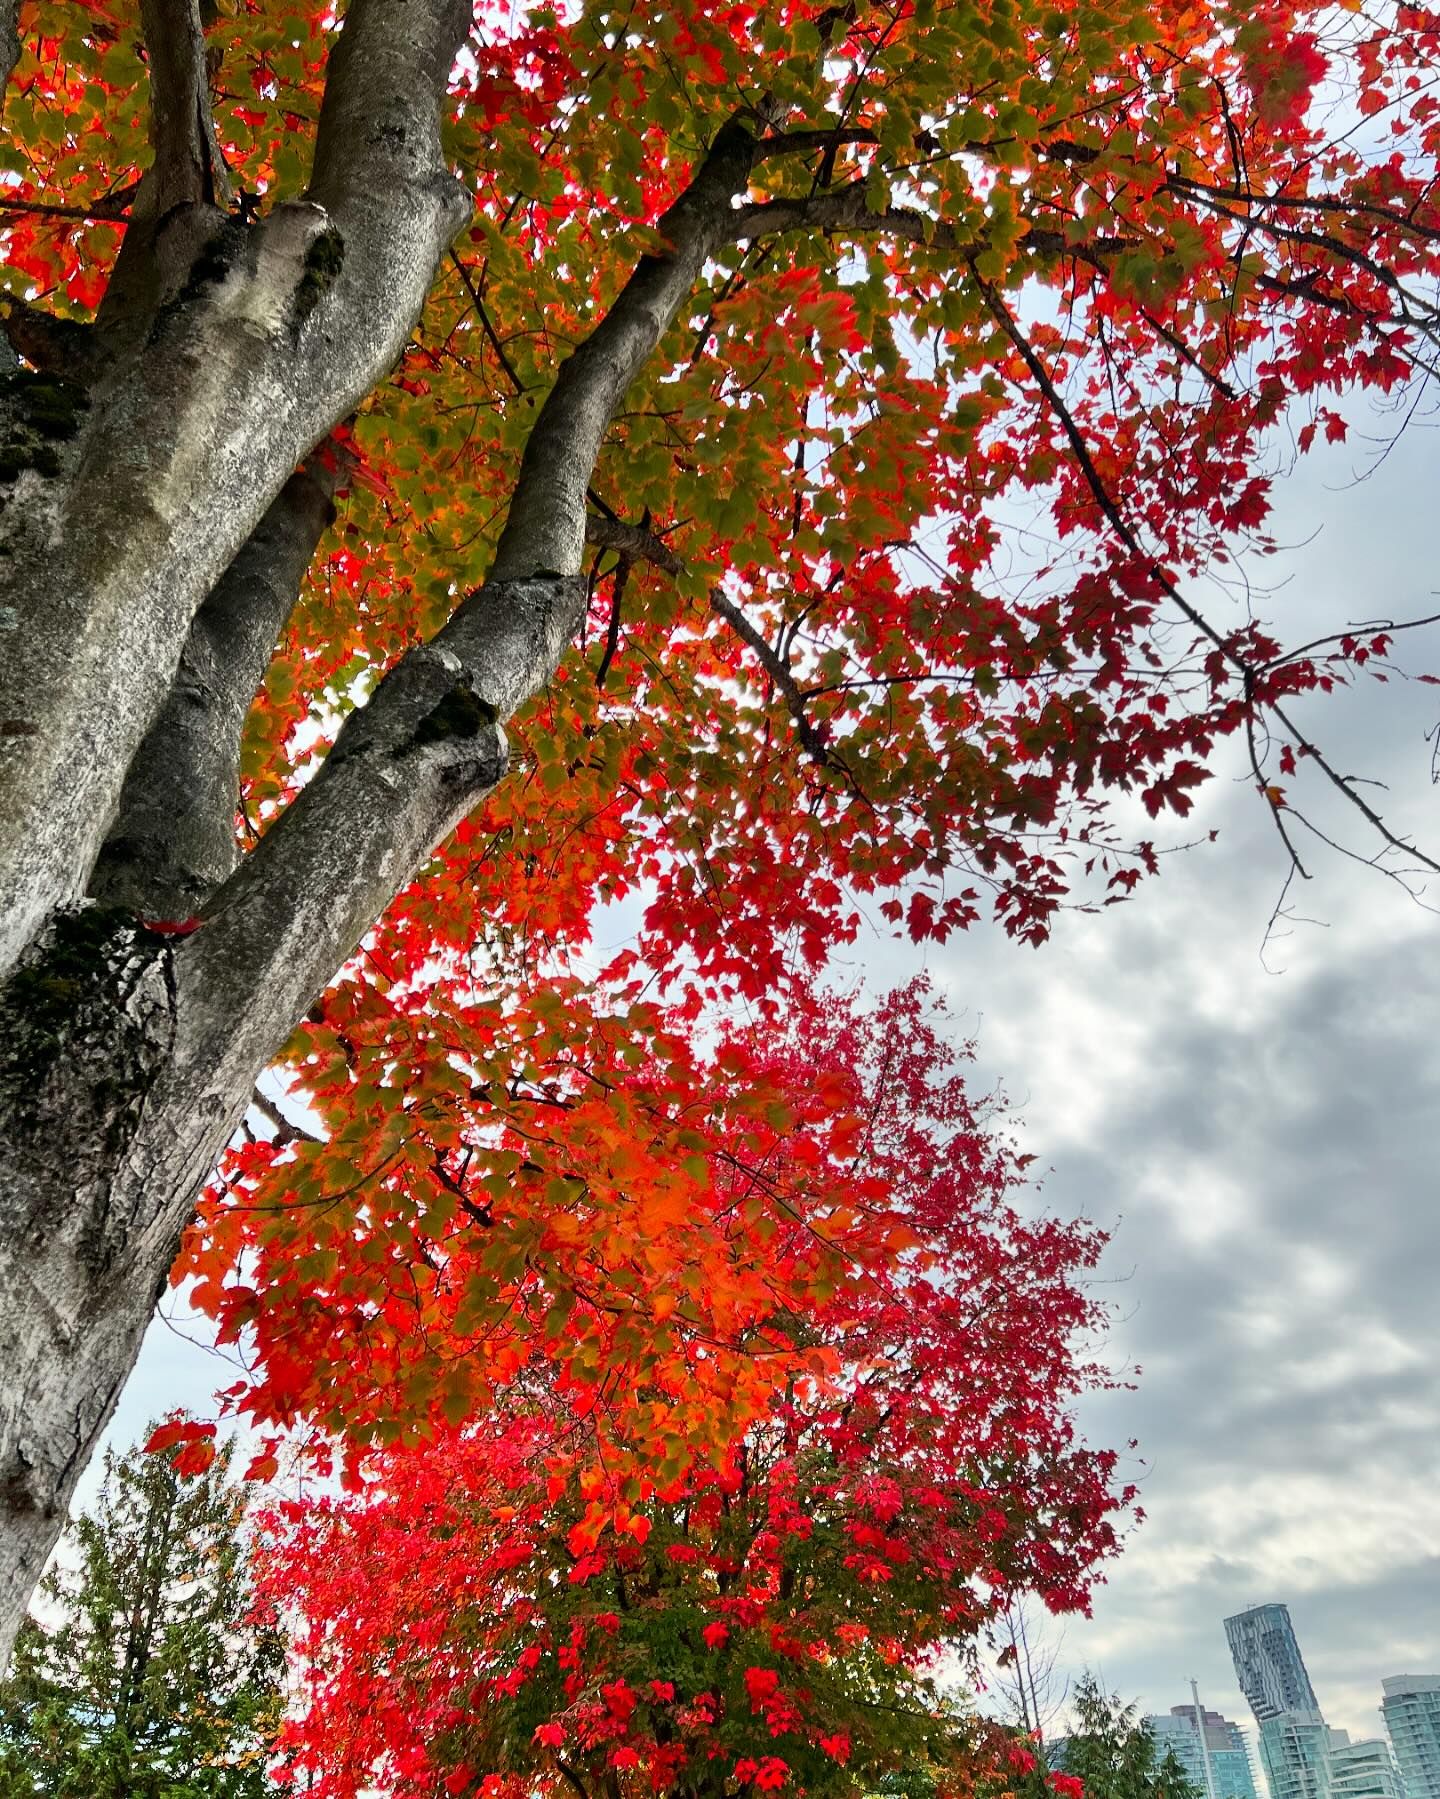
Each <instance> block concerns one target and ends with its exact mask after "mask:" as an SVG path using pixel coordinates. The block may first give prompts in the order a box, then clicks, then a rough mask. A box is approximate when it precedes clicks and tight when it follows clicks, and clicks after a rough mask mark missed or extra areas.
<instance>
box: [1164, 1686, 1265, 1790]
mask: <svg viewBox="0 0 1440 1799" xmlns="http://www.w3.org/2000/svg"><path fill="white" fill-rule="evenodd" d="M1204 1720H1205V1737H1204V1754H1205V1755H1207V1756H1208V1757H1209V1760H1210V1778H1211V1780H1212V1781H1213V1782H1214V1789H1215V1799H1258V1795H1257V1793H1256V1791H1255V1769H1254V1767H1253V1765H1252V1764H1251V1761H1250V1746H1249V1744H1248V1743H1247V1742H1246V1741H1245V1733H1244V1731H1243V1730H1241V1728H1240V1726H1239V1725H1238V1724H1232V1723H1231V1721H1230V1720H1229V1719H1228V1718H1222V1717H1221V1715H1220V1713H1219V1712H1212V1711H1210V1710H1209V1709H1208V1707H1207V1708H1206V1709H1205V1712H1204ZM1145 1728H1146V1729H1147V1730H1148V1731H1149V1732H1150V1734H1151V1736H1152V1737H1153V1738H1154V1739H1155V1747H1156V1750H1157V1751H1158V1752H1159V1754H1160V1755H1161V1756H1162V1757H1163V1756H1164V1755H1165V1752H1166V1751H1167V1750H1170V1751H1172V1752H1173V1754H1174V1756H1175V1759H1176V1761H1178V1762H1179V1764H1180V1766H1181V1767H1182V1768H1183V1769H1184V1770H1185V1776H1186V1779H1187V1780H1189V1782H1190V1784H1191V1785H1192V1786H1193V1787H1195V1788H1196V1790H1197V1791H1198V1792H1200V1793H1201V1794H1206V1793H1207V1791H1208V1789H1207V1787H1206V1784H1205V1763H1204V1761H1203V1760H1202V1758H1201V1738H1200V1732H1199V1731H1198V1730H1197V1729H1196V1727H1195V1707H1194V1706H1193V1705H1172V1706H1171V1707H1170V1710H1169V1713H1168V1715H1167V1714H1160V1713H1155V1714H1152V1715H1151V1716H1150V1717H1148V1718H1146V1720H1145Z"/></svg>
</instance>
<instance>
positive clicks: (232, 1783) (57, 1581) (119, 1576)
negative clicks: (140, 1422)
mask: <svg viewBox="0 0 1440 1799" xmlns="http://www.w3.org/2000/svg"><path fill="white" fill-rule="evenodd" d="M228 1460H229V1457H228V1454H227V1453H225V1452H223V1451H222V1453H221V1454H220V1455H218V1456H217V1457H216V1459H215V1461H214V1462H213V1463H212V1464H211V1465H210V1467H209V1468H208V1469H207V1470H206V1471H205V1472H204V1473H203V1474H201V1475H198V1476H193V1477H189V1478H186V1477H182V1476H181V1475H180V1474H178V1473H177V1472H176V1469H175V1467H174V1466H173V1465H172V1459H171V1456H170V1455H167V1454H150V1455H147V1454H145V1453H144V1452H143V1451H141V1450H139V1449H136V1450H132V1451H131V1453H130V1454H129V1455H127V1456H125V1457H124V1458H123V1459H122V1458H117V1457H115V1456H110V1455H107V1457H106V1463H105V1479H104V1484H103V1486H102V1488H101V1492H100V1496H99V1501H98V1503H97V1506H96V1509H95V1511H94V1512H93V1514H87V1515H86V1516H84V1517H82V1518H79V1519H78V1520H76V1521H75V1522H74V1524H73V1525H72V1526H71V1529H70V1531H69V1532H68V1533H67V1540H66V1542H65V1546H64V1548H63V1550H62V1552H61V1555H60V1557H59V1560H58V1562H57V1564H56V1566H54V1567H53V1568H52V1569H51V1571H50V1573H49V1574H48V1575H47V1576H46V1578H45V1580H44V1582H43V1583H42V1586H41V1589H40V1592H41V1595H42V1599H43V1601H44V1604H43V1606H42V1611H43V1612H44V1613H45V1614H47V1615H57V1614H58V1616H57V1617H56V1621H54V1622H52V1623H46V1624H42V1623H40V1622H38V1621H37V1620H36V1619H34V1618H29V1619H27V1620H26V1621H25V1624H24V1625H23V1626H22V1628H21V1631H20V1635H19V1637H18V1638H17V1641H16V1646H15V1654H14V1661H13V1664H12V1668H11V1672H10V1676H9V1678H8V1679H7V1680H5V1681H3V1682H0V1799H252V1795H253V1796H255V1799H259V1795H261V1794H262V1793H265V1792H267V1791H269V1790H270V1788H269V1783H268V1781H267V1778H266V1764H267V1761H268V1759H269V1750H270V1745H271V1743H272V1741H273V1739H274V1735H275V1732H276V1730H277V1729H278V1727H279V1721H280V1712H281V1705H282V1697H281V1678H282V1675H283V1671H284V1659H285V1657H284V1645H283V1640H282V1638H281V1636H280V1634H279V1632H278V1631H277V1630H276V1629H275V1628H274V1627H273V1625H272V1624H270V1623H268V1622H265V1621H263V1620H259V1619H257V1617H256V1615H255V1606H254V1598H253V1595H252V1592H251V1588H250V1573H249V1557H248V1551H247V1547H246V1542H245V1538H244V1535H243V1533H242V1528H241V1527H242V1523H243V1516H244V1506H245V1500H244V1490H243V1488H242V1487H241V1486H240V1484H239V1482H238V1481H235V1480H232V1479H231V1478H230V1477H229V1473H228Z"/></svg>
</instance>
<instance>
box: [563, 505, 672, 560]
mask: <svg viewBox="0 0 1440 1799" xmlns="http://www.w3.org/2000/svg"><path fill="white" fill-rule="evenodd" d="M585 541H586V543H592V544H594V545H595V546H596V547H597V549H602V550H614V551H616V552H617V553H618V554H619V555H621V556H624V557H627V558H628V559H629V560H630V561H631V562H653V563H654V564H655V566H656V567H657V568H663V569H664V570H665V573H666V574H667V575H678V574H681V573H683V571H684V568H685V564H684V563H683V562H682V561H681V559H680V558H679V557H678V556H677V555H676V554H675V552H674V550H672V549H671V548H670V546H669V545H668V544H667V543H666V542H665V540H664V538H663V537H657V536H656V535H655V533H654V532H653V531H647V530H646V529H645V528H644V527H643V526H642V525H627V524H625V523H624V522H623V521H622V520H621V519H618V518H597V517H596V516H595V514H594V513H593V512H592V513H591V514H590V515H589V516H588V517H587V518H586V520H585Z"/></svg>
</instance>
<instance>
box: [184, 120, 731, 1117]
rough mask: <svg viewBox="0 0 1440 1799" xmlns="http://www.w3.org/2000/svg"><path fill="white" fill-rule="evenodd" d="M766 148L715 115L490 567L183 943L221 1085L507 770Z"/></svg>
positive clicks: (551, 420) (592, 345)
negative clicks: (591, 530)
mask: <svg viewBox="0 0 1440 1799" xmlns="http://www.w3.org/2000/svg"><path fill="white" fill-rule="evenodd" d="M753 147H754V139H753V137H752V136H751V134H750V132H749V131H748V130H746V129H745V128H744V127H743V126H741V125H740V124H739V122H738V121H735V120H732V121H731V122H730V124H728V125H726V126H725V127H723V128H722V129H721V131H720V133H719V134H718V136H717V138H716V140H715V143H714V144H713V146H712V147H711V150H710V152H709V154H708V155H707V156H706V158H705V160H704V162H703V163H702V164H701V167H700V169H699V170H698V172H697V173H696V175H695V177H694V180H693V181H692V182H691V184H690V186H689V188H687V190H686V191H685V193H684V194H682V195H681V197H680V198H679V200H677V201H676V203H675V204H674V205H673V206H672V207H671V208H670V210H669V212H667V213H666V215H665V217H664V219H663V220H662V223H661V231H662V234H663V235H664V237H665V238H666V239H667V240H668V243H669V245H670V246H671V249H670V252H669V253H668V254H665V255H662V256H646V257H644V258H642V259H641V261H640V263H639V265H638V266H637V268H636V269H635V272H634V273H633V274H632V275H631V277H630V279H629V281H628V282H627V283H626V285H625V287H624V288H623V289H622V291H621V293H620V295H619V297H618V298H617V299H616V301H615V303H614V305H613V306H612V307H611V309H610V311H609V312H608V313H607V314H606V316H605V317H604V318H603V319H602V320H601V321H600V323H599V324H598V325H597V326H596V327H595V328H594V330H593V331H592V333H591V335H590V336H589V338H587V339H586V341H585V342H584V343H583V344H581V346H580V347H579V348H578V349H577V350H576V351H575V352H574V353H573V354H572V355H571V357H570V358H569V360H568V361H567V362H566V363H565V365H564V366H563V368H562V369H561V371H560V375H559V378H558V379H557V381H556V383H555V386H554V387H553V388H552V389H551V391H550V394H549V396H548V397H547V399H546V401H545V403H544V405H543V406H542V407H541V409H540V413H539V416H538V418H537V419H536V422H535V426H534V428H533V430H532V433H531V436H530V440H529V442H528V443H527V445H526V449H525V454H524V457H523V459H522V462H521V467H520V472H519V475H518V477H517V480H516V485H515V492H514V496H513V498H512V501H511V507H510V516H509V519H508V521H507V524H506V526H505V530H504V532H503V533H502V536H501V540H500V545H499V548H498V550H497V553H496V558H495V565H494V568H493V570H492V572H491V575H490V577H489V578H488V579H487V580H486V582H485V583H484V585H483V586H481V587H480V588H478V589H476V591H475V592H473V593H472V594H470V595H469V596H468V598H467V599H466V600H465V601H464V602H463V603H462V604H461V605H460V607H459V608H458V609H457V610H456V612H455V614H454V616H453V617H452V618H451V619H450V621H449V623H448V624H446V625H445V626H444V628H443V629H442V630H441V631H440V632H438V633H437V635H436V636H435V637H434V638H432V639H431V640H430V641H429V642H428V643H425V644H422V645H419V646H418V647H417V648H415V649H413V650H410V651H409V652H407V653H406V655H404V656H403V657H402V658H401V659H400V661H399V662H397V663H396V664H395V665H394V667H392V668H391V669H390V671H389V672H388V673H387V674H386V676H385V678H384V679H383V680H382V681H381V682H380V684H379V686H378V687H377V688H376V690H375V692H374V694H373V695H372V697H371V699H370V701H369V702H368V704H367V705H365V706H363V707H361V708H360V709H359V710H357V711H356V712H354V713H352V714H351V716H350V717H349V718H348V719H347V720H346V722H345V725H344V727H343V729H342V730H341V732H340V735H339V737H338V738H337V740H336V743H335V747H334V749H333V750H332V751H331V752H330V755H329V756H328V757H327V758H326V761H325V763H324V766H323V767H322V768H321V770H320V772H319V773H318V774H317V775H316V777H315V779H314V780H313V781H312V782H310V784H309V785H308V786H307V787H306V788H305V789H304V791H303V792H302V793H301V794H300V795H299V796H298V797H297V798H296V800H295V801H294V802H293V803H292V804H291V806H290V807H289V808H288V810H287V811H286V813H285V814H284V815H283V816H282V817H281V818H280V819H279V820H278V821H277V822H276V824H275V825H274V826H273V827H272V828H271V829H270V830H269V831H268V832H267V833H266V834H265V836H264V837H262V839H261V840H260V842H259V844H258V845H257V846H256V848H255V849H254V850H253V851H252V852H251V853H250V855H248V856H247V857H246V858H245V860H244V861H243V862H242V863H241V865H240V867H239V868H238V869H237V870H236V871H235V873H234V874H233V875H232V876H231V877H230V878H229V880H227V881H226V882H225V884H224V886H222V887H221V888H220V890H219V891H218V893H216V895H215V896H214V898H213V900H212V902H211V904H210V907H209V914H208V917H207V920H206V922H205V924H204V927H203V928H202V929H201V930H199V931H197V932H195V933H194V934H193V935H192V936H189V937H187V938H185V939H184V940H183V942H182V943H181V944H180V946H179V947H178V948H177V950H176V957H175V966H176V980H177V988H178V991H179V993H180V995H181V1006H180V1031H181V1034H182V1039H183V1041H184V1044H185V1049H184V1055H185V1059H186V1060H193V1061H194V1063H195V1065H197V1066H200V1065H205V1066H207V1067H208V1068H209V1069H210V1070H211V1073H210V1075H209V1077H208V1078H209V1082H210V1083H211V1088H210V1091H211V1092H212V1094H214V1095H216V1096H219V1095H223V1094H227V1093H231V1092H233V1091H235V1090H236V1089H237V1087H239V1086H240V1085H241V1084H242V1083H243V1087H244V1090H245V1091H247V1092H248V1091H249V1087H250V1083H251V1080H252V1077H253V1072H254V1069H255V1068H257V1067H259V1066H262V1065H263V1064H264V1063H265V1062H266V1061H268V1060H269V1058H270V1057H271V1056H273V1055H274V1053H275V1050H276V1048H277V1047H278V1045H279V1043H280V1042H282V1041H283V1040H284V1038H285V1036H286V1035H287V1034H288V1033H289V1031H290V1030H291V1029H292V1028H293V1026H294V1021H295V1019H297V1018H298V1017H299V1016H300V1015H301V1013H302V1012H303V1011H304V1009H305V1007H306V1006H307V1005H308V1004H309V1003H310V1002H311V1000H312V999H313V998H314V995H315V994H316V992H318V991H319V989H320V988H321V987H322V986H323V985H324V984H325V982H326V981H328V980H330V979H331V978H332V977H333V975H334V973H335V971H336V969H338V968H339V967H340V965H341V964H342V963H343V962H344V961H345V959H346V958H347V957H348V956H349V955H350V954H351V953H352V952H353V951H354V949H355V946H356V944H357V943H358V942H359V941H360V939H361V937H362V935H363V933H364V932H365V931H366V930H368V929H369V927H370V925H371V924H372V923H373V922H374V920H375V919H376V918H377V917H378V916H379V915H380V913H381V912H382V911H383V910H384V908H385V907H386V906H387V905H388V904H389V903H390V901H391V899H393V897H394V896H395V894H396V893H397V892H398V891H399V890H400V889H401V888H402V887H403V886H405V884H406V883H407V882H408V881H410V880H412V879H413V878H414V875H415V874H416V872H417V871H418V869H419V868H420V867H421V865H422V864H423V863H424V861H425V860H426V858H427V857H428V856H429V855H430V854H431V852H432V851H433V849H434V848H435V846H436V845H437V844H438V843H439V842H440V841H441V840H442V839H443V838H444V837H445V836H446V835H448V833H449V832H450V831H451V830H453V829H454V827H455V826H456V825H457V824H458V823H459V822H460V820H461V819H462V818H464V817H465V816H466V814H467V813H468V812H469V811H470V810H471V809H472V808H473V807H474V805H475V804H476V803H477V801H478V800H479V799H480V798H481V797H482V796H483V795H484V794H485V793H487V792H488V791H489V790H490V789H491V788H492V787H493V786H494V785H495V784H496V782H497V781H498V780H499V779H500V777H501V775H502V774H503V772H504V768H505V761H506V755H507V746H506V742H505V736H504V730H503V725H504V721H505V720H506V719H508V718H509V717H511V715H512V714H513V713H514V712H515V711H516V710H517V709H518V708H519V707H520V706H521V705H523V704H524V703H525V702H526V701H527V700H528V699H529V698H531V696H532V695H534V694H535V693H536V692H538V691H539V690H540V689H541V688H542V687H543V686H544V684H545V683H546V682H547V681H548V680H549V679H550V677H551V675H552V674H553V673H554V671H555V668H556V667H557V665H558V664H559V661H560V658H561V656H562V655H563V654H564V652H565V650H566V649H567V647H568V646H569V644H570V642H571V640H572V638H573V637H574V635H575V633H576V631H577V630H578V629H579V625H580V620H581V618H582V616H583V613H584V607H585V602H586V582H585V579H584V577H583V575H582V574H581V573H580V565H581V560H582V557H583V553H584V541H585V529H586V526H585V496H586V491H587V488H588V486H589V483H590V478H591V474H592V471H593V468H594V464H595V460H596V457H597V455H598V453H599V449H600V444H601V441H602V439H603V437H604V434H605V431H606V430H607V428H608V426H609V423H610V418H611V415H612V413H613V411H614V408H615V407H616V406H617V405H618V403H619V401H620V400H621V398H622V397H623V395H624V393H625V390H626V388H627V387H628V386H629V385H630V383H631V381H632V380H633V379H634V378H635V376H636V374H637V373H638V372H639V370H640V368H641V367H642V365H643V363H644V362H645V360H646V358H647V357H648V356H649V355H650V353H651V352H652V351H653V350H654V348H655V346H656V345H657V344H658V342H659V341H660V338H661V337H662V335H663V334H664V332H665V330H666V329H667V328H668V326H669V324H670V322H671V320H672V319H673V317H674V315H675V313H676V311H677V309H678V308H679V307H680V305H681V304H682V303H683V301H684V300H685V298H686V296H687V295H688V294H689V293H690V291H691V289H692V288H693V285H694V283H695V280H696V279H697V277H698V275H699V273H700V270H701V269H702V268H703V266H704V264H705V261H706V258H707V257H708V256H709V255H710V253H711V251H712V249H713V248H714V246H715V245H716V244H717V243H718V242H719V241H722V234H723V232H724V229H725V223H726V220H727V219H728V216H729V211H730V202H731V197H732V196H733V195H734V194H735V193H736V192H737V191H741V190H743V188H744V185H745V183H746V181H747V180H748V177H749V172H750V166H751V157H752V152H753ZM197 1038H198V1039H199V1040H200V1041H199V1042H197V1041H196V1040H197ZM200 1103H214V1101H213V1100H212V1101H206V1100H204V1099H202V1100H201V1101H200Z"/></svg>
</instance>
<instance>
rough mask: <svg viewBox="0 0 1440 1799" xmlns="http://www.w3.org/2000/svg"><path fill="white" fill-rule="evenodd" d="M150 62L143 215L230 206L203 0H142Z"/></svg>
mask: <svg viewBox="0 0 1440 1799" xmlns="http://www.w3.org/2000/svg"><path fill="white" fill-rule="evenodd" d="M140 24H141V29H142V31H143V32H144V35H145V53H146V56H147V58H148V60H149V66H150V148H151V152H152V158H153V160H152V161H151V165H150V169H149V171H148V173H147V175H146V177H145V179H144V180H143V181H142V182H141V184H140V192H139V194H137V196H136V199H135V212H136V214H137V216H144V217H147V218H152V219H162V218H164V216H165V215H166V213H168V212H173V211H174V209H175V208H176V207H177V206H184V205H187V204H189V205H200V206H219V207H227V206H229V204H230V178H229V176H228V174H227V173H226V170H225V159H224V158H223V157H222V156H221V154H220V145H219V143H218V141H217V140H216V137H215V121H214V119H213V118H212V117H211V113H210V81H209V76H208V75H207V74H206V70H205V31H204V27H203V26H202V25H201V23H200V6H199V0H140Z"/></svg>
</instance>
